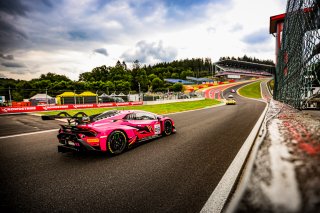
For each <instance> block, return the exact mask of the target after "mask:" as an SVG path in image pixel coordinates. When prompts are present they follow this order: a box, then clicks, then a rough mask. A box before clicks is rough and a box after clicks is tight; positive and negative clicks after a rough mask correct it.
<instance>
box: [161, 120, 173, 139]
mask: <svg viewBox="0 0 320 213" xmlns="http://www.w3.org/2000/svg"><path fill="white" fill-rule="evenodd" d="M163 126H164V130H163V133H162V135H164V136H167V135H171V133H172V130H173V126H172V122H171V121H170V120H165V121H164V122H163Z"/></svg>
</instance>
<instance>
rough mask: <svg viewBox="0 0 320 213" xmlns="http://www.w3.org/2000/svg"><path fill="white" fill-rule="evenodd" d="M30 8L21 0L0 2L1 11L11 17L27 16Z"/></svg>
mask: <svg viewBox="0 0 320 213" xmlns="http://www.w3.org/2000/svg"><path fill="white" fill-rule="evenodd" d="M28 10H29V9H28V7H27V6H26V5H25V4H23V3H22V1H21V0H10V1H0V11H3V12H5V13H8V14H11V15H22V16H24V15H26V12H27V11H28Z"/></svg>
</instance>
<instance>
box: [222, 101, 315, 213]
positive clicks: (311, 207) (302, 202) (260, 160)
mask: <svg viewBox="0 0 320 213" xmlns="http://www.w3.org/2000/svg"><path fill="white" fill-rule="evenodd" d="M319 114H320V112H319V111H298V110H296V109H293V108H291V107H289V106H288V105H285V104H282V103H280V102H277V101H274V100H271V102H270V104H269V110H268V113H267V115H266V125H265V130H266V134H265V136H264V137H263V138H262V139H261V142H260V144H259V145H260V147H259V148H258V149H257V152H256V153H255V154H256V155H255V157H254V160H253V164H252V166H251V168H246V169H245V170H247V171H248V170H250V172H244V174H245V173H247V174H250V175H247V177H245V176H246V175H243V176H242V183H240V184H239V186H238V189H239V188H242V190H237V191H238V192H237V193H236V194H235V196H234V200H233V202H231V203H232V204H231V205H230V206H229V209H228V210H229V212H294V213H295V212H319V209H320V184H319V183H320V163H319V162H320V117H319V116H315V115H319ZM240 182H241V181H240ZM241 185H242V186H241Z"/></svg>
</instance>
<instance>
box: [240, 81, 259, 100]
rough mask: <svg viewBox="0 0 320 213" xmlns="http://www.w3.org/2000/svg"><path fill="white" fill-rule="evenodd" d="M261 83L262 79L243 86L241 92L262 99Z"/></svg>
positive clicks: (246, 95)
mask: <svg viewBox="0 0 320 213" xmlns="http://www.w3.org/2000/svg"><path fill="white" fill-rule="evenodd" d="M260 83H261V82H260V81H257V82H254V83H252V84H248V85H247V86H244V87H242V88H241V89H239V94H240V95H242V96H244V97H247V98H256V99H260V98H261V92H260Z"/></svg>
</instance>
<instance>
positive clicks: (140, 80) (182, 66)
mask: <svg viewBox="0 0 320 213" xmlns="http://www.w3.org/2000/svg"><path fill="white" fill-rule="evenodd" d="M245 57H246V56H245ZM243 58H244V57H243ZM213 66H214V64H213V63H212V61H211V59H210V58H192V59H183V60H175V61H172V62H161V63H157V64H155V65H141V64H140V63H139V61H138V60H136V61H134V62H133V64H132V67H131V68H130V69H129V68H128V66H127V64H126V63H125V62H121V61H118V62H117V63H116V64H115V66H106V65H102V66H100V67H95V68H93V69H92V70H91V71H88V72H84V73H81V74H80V75H79V80H77V81H72V80H71V79H69V78H68V77H67V76H65V75H59V74H55V73H52V72H48V73H47V74H42V75H41V76H40V77H39V78H35V79H32V80H29V81H26V80H15V79H7V78H0V96H5V97H6V99H7V100H8V99H9V94H10V96H11V99H12V100H15V101H22V100H23V99H27V98H30V97H32V96H33V95H35V94H37V93H46V92H47V94H48V95H50V96H52V97H55V96H57V95H59V94H61V93H63V92H65V91H74V92H76V93H81V92H83V91H91V92H93V93H98V94H101V93H108V94H110V93H113V92H116V93H120V92H123V93H129V92H131V93H135V92H139V91H141V92H147V91H151V92H159V91H163V92H164V91H168V90H169V91H175V92H178V91H182V89H183V88H182V85H181V84H180V83H176V84H170V83H167V82H165V81H164V79H166V78H173V79H186V77H187V76H192V77H208V76H209V77H210V76H213V75H214V74H215V73H214V67H213Z"/></svg>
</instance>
